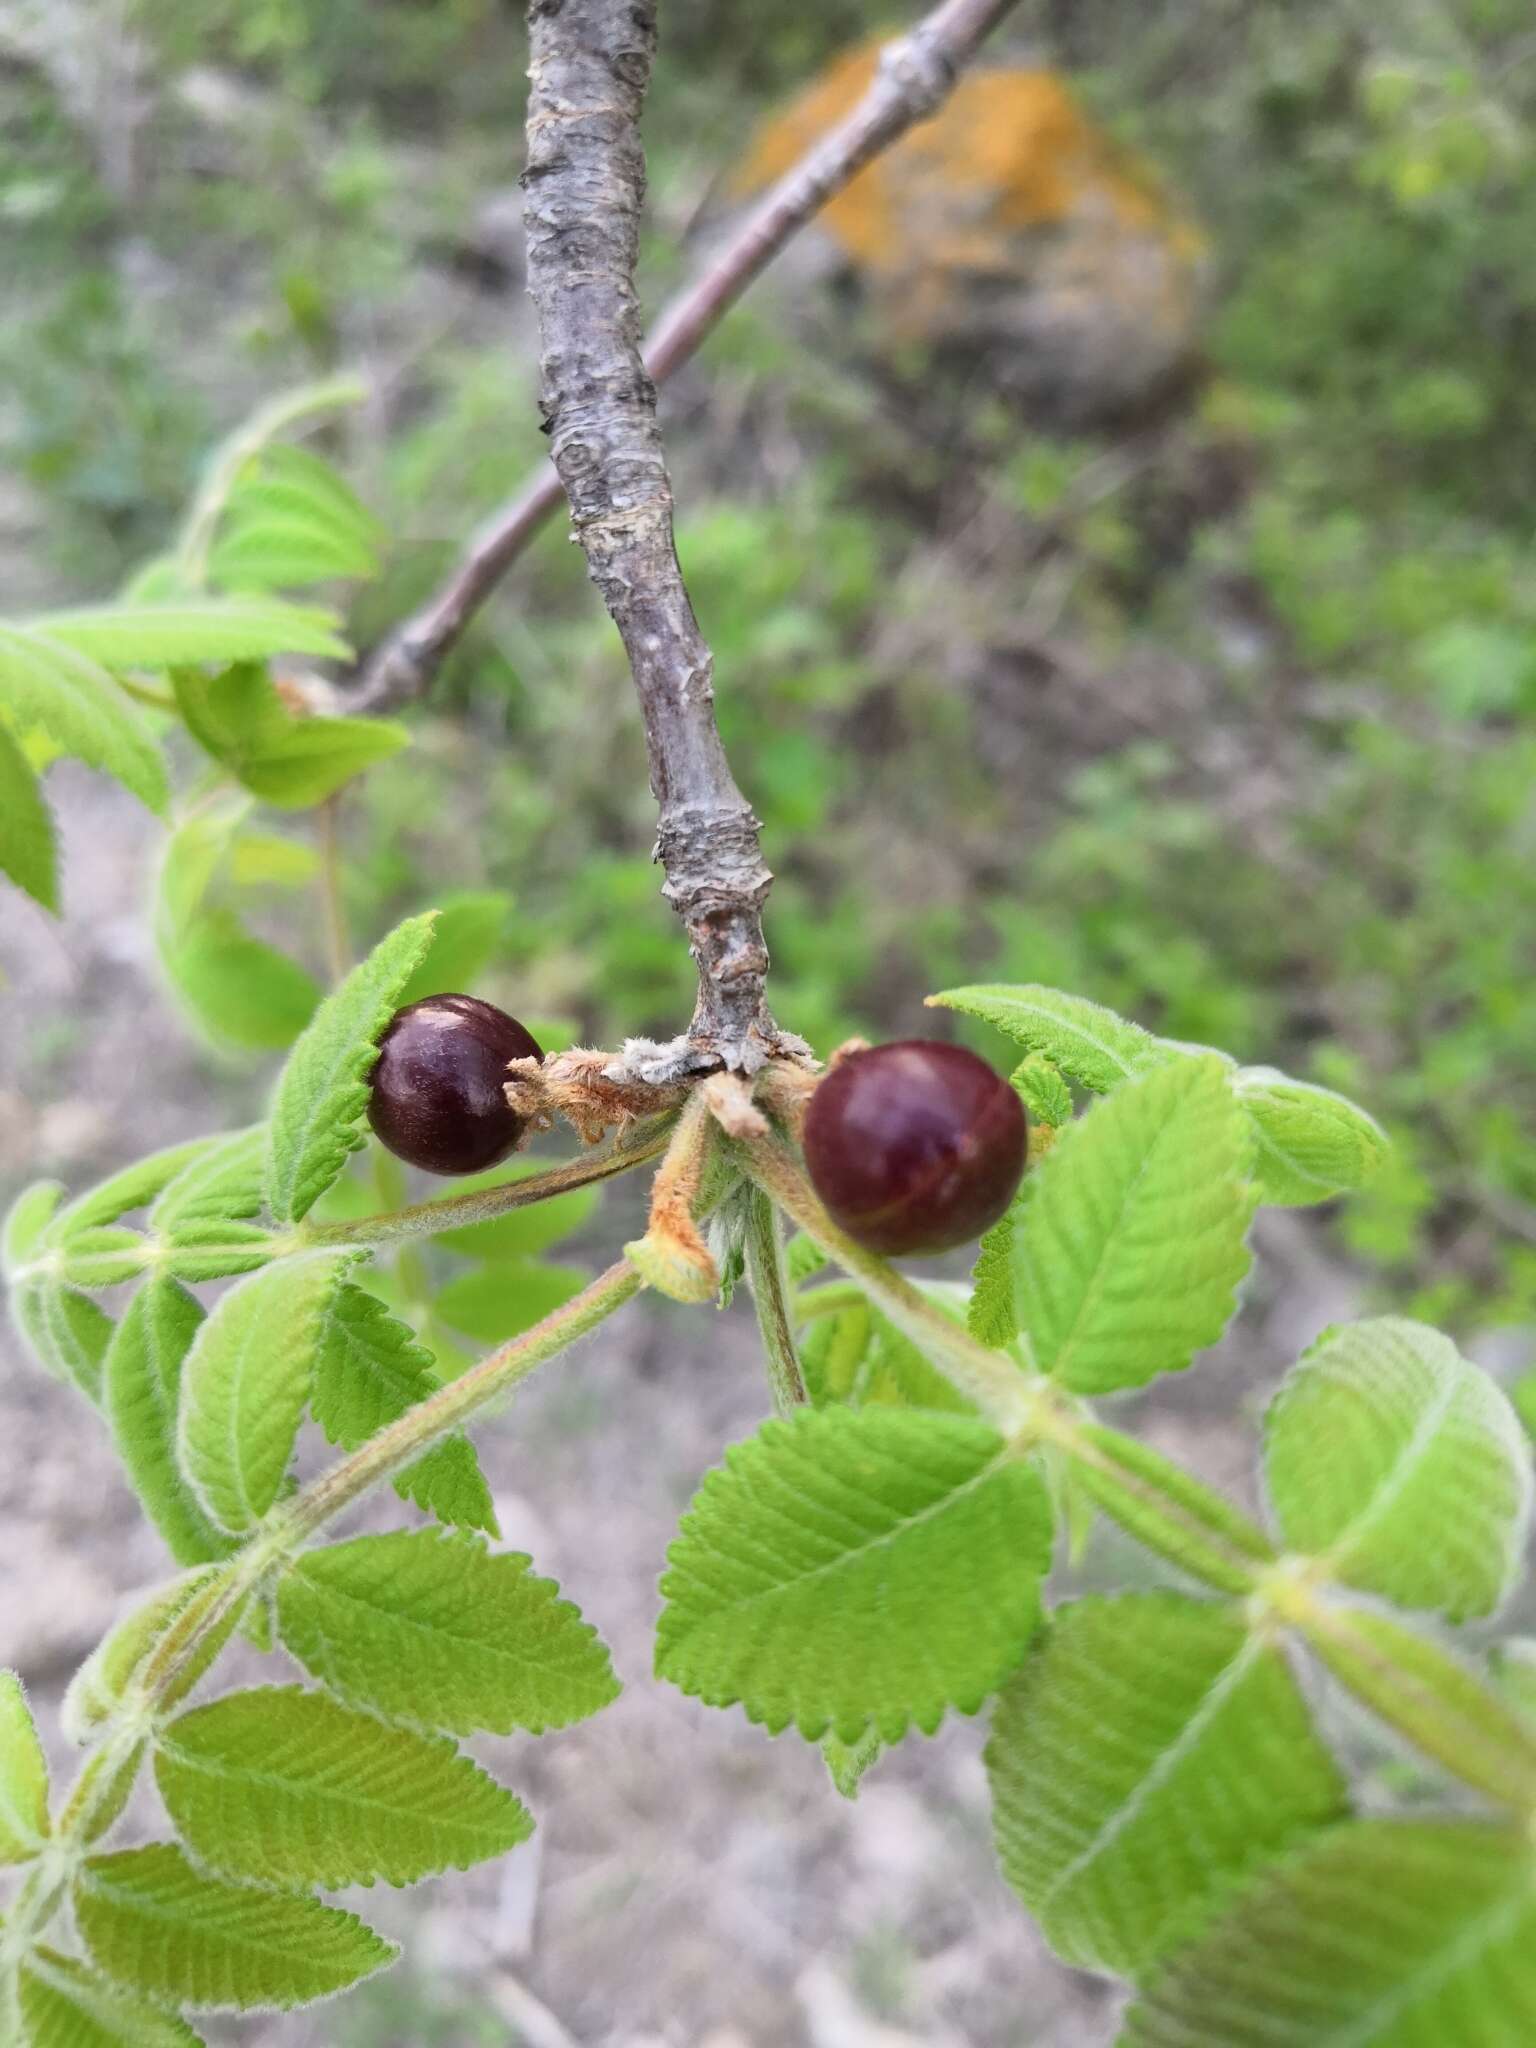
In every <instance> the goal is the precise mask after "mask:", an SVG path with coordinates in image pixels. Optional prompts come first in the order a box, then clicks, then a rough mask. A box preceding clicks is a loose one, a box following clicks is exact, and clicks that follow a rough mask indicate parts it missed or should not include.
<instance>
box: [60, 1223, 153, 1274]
mask: <svg viewBox="0 0 1536 2048" xmlns="http://www.w3.org/2000/svg"><path fill="white" fill-rule="evenodd" d="M51 1242H52V1243H53V1244H54V1247H55V1249H54V1253H53V1256H54V1258H55V1260H56V1261H57V1263H58V1274H59V1278H60V1279H61V1280H62V1281H64V1283H65V1284H66V1285H67V1286H70V1287H85V1288H94V1287H117V1286H120V1285H121V1283H122V1282H123V1281H124V1280H134V1279H137V1278H138V1276H139V1274H141V1273H142V1272H143V1271H144V1265H145V1246H144V1240H143V1238H142V1237H141V1236H140V1235H139V1233H138V1231H136V1230H129V1229H126V1228H125V1227H123V1226H121V1225H119V1224H115V1223H91V1224H87V1225H86V1227H85V1228H84V1229H83V1230H76V1231H74V1232H73V1233H71V1234H70V1235H68V1236H65V1234H64V1230H63V1225H62V1220H61V1222H60V1223H58V1224H56V1225H55V1226H54V1229H53V1232H52V1233H51Z"/></svg>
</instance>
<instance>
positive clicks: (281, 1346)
mask: <svg viewBox="0 0 1536 2048" xmlns="http://www.w3.org/2000/svg"><path fill="white" fill-rule="evenodd" d="M356 1256H357V1255H356V1253H355V1252H350V1251H339V1252H336V1251H315V1252H302V1253H300V1254H299V1255H298V1256H296V1257H294V1258H291V1259H285V1260H283V1261H282V1262H281V1264H279V1265H275V1266H268V1267H267V1268H266V1269H265V1270H264V1271H263V1272H260V1273H253V1274H251V1276H250V1277H249V1278H248V1279H245V1280H239V1281H237V1282H236V1283H235V1285H234V1286H233V1287H231V1288H230V1290H229V1292H228V1293H227V1294H225V1295H223V1296H222V1297H221V1298H220V1300H219V1303H218V1306H217V1307H216V1308H215V1309H214V1311H213V1313H212V1315H210V1316H209V1317H208V1319H207V1321H206V1322H205V1323H203V1325H202V1327H201V1328H200V1329H199V1330H198V1332H197V1335H196V1336H195V1337H194V1339H193V1340H192V1347H191V1349H190V1351H189V1352H188V1353H187V1356H186V1360H185V1363H184V1365H183V1367H182V1375H181V1407H180V1411H179V1416H178V1423H177V1439H176V1456H177V1463H178V1464H179V1466H180V1467H181V1470H182V1473H183V1474H184V1476H185V1478H186V1480H187V1483H188V1484H189V1485H190V1486H191V1488H192V1491H193V1493H194V1494H195V1495H196V1496H197V1501H198V1505H199V1506H200V1507H201V1508H202V1510H203V1512H204V1513H205V1514H206V1515H207V1516H208V1518H209V1520H210V1521H212V1522H213V1523H214V1524H215V1525H216V1526H217V1527H218V1528H220V1529H225V1530H228V1531H229V1533H230V1534H231V1535H242V1534H243V1533H244V1532H245V1531H246V1530H248V1529H251V1528H254V1527H255V1525H256V1523H257V1522H259V1521H260V1520H261V1518H262V1516H263V1515H264V1514H265V1513H266V1512H267V1510H268V1508H270V1507H271V1505H272V1503H273V1502H274V1501H275V1500H276V1499H277V1496H278V1492H279V1489H280V1488H281V1486H282V1483H283V1477H284V1475H285V1473H286V1472H287V1470H288V1461H289V1459H290V1457H291V1456H292V1454H293V1444H294V1438H295V1437H296V1436H297V1434H298V1429H299V1421H300V1418H301V1417H302V1415H303V1413H304V1404H305V1402H306V1401H307V1400H308V1398H309V1389H310V1378H311V1373H312V1371H313V1367H314V1361H315V1354H316V1352H317V1350H318V1349H319V1344H320V1334H321V1331H322V1329H323V1327H324V1320H325V1309H326V1304H327V1303H328V1301H329V1300H330V1297H331V1295H332V1293H333V1292H334V1290H335V1287H336V1284H337V1281H338V1279H339V1277H340V1275H341V1273H342V1271H343V1270H344V1268H345V1267H346V1266H348V1265H350V1264H351V1263H352V1262H353V1260H354V1259H355V1258H356Z"/></svg>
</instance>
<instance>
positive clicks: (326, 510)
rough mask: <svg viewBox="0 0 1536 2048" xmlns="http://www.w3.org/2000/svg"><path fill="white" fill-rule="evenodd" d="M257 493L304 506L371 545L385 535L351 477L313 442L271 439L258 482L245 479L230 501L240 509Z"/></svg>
mask: <svg viewBox="0 0 1536 2048" xmlns="http://www.w3.org/2000/svg"><path fill="white" fill-rule="evenodd" d="M253 496H254V497H255V498H256V499H257V500H258V501H259V502H260V503H262V504H271V505H276V504H278V503H284V504H286V505H287V507H288V508H289V509H290V510H292V511H298V510H299V509H300V508H301V507H302V508H303V510H304V511H305V513H306V515H307V516H308V517H309V518H312V519H315V520H318V521H320V522H321V523H322V524H323V525H325V526H328V527H330V528H331V530H332V531H333V532H335V533H344V534H347V535H348V536H349V537H351V538H352V539H354V540H356V541H357V542H359V543H361V544H363V545H366V546H368V547H370V548H377V547H378V546H380V545H381V544H382V542H383V540H384V528H383V527H382V526H381V525H380V523H379V521H378V520H377V519H375V518H374V516H373V514H372V513H371V512H370V511H369V510H368V508H367V506H366V505H365V504H364V503H363V501H362V499H361V498H359V497H358V495H357V493H356V492H355V491H354V490H353V488H352V486H351V485H350V484H349V483H348V482H347V480H346V478H345V477H343V476H342V475H341V473H340V472H339V471H338V470H337V469H336V468H335V467H334V466H333V465H332V464H331V463H329V462H327V461H325V459H324V458H323V457H322V456H319V455H316V454H315V452H314V450H313V449H312V448H300V447H296V446H295V445H294V444H293V442H291V441H274V442H271V443H270V444H269V445H268V446H267V447H265V448H264V449H263V450H262V452H261V462H260V467H259V469H258V472H257V476H256V479H255V482H254V483H253V484H246V483H244V482H242V484H241V485H240V487H239V488H238V489H237V490H236V492H235V494H234V496H233V498H232V499H231V504H232V505H233V506H234V508H235V509H236V510H240V509H242V508H244V507H245V506H247V505H249V504H250V502H251V501H252V498H253Z"/></svg>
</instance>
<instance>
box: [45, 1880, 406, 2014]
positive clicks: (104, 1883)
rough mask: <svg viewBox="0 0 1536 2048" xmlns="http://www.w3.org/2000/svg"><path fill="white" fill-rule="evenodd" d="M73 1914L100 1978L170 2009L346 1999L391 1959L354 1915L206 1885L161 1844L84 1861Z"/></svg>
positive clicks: (251, 1890)
mask: <svg viewBox="0 0 1536 2048" xmlns="http://www.w3.org/2000/svg"><path fill="white" fill-rule="evenodd" d="M74 1906H75V1921H76V1924H77V1926H78V1927H79V1929H80V1933H81V1936H82V1937H83V1939H84V1941H85V1945H86V1947H87V1948H88V1949H89V1950H90V1952H91V1955H92V1957H93V1958H94V1959H95V1961H96V1962H97V1963H98V1964H99V1965H100V1966H101V1968H102V1969H103V1970H105V1971H106V1973H107V1975H108V1976H109V1977H115V1978H116V1979H117V1980H118V1982H119V1983H122V1984H128V1985H131V1986H133V1988H134V1989H136V1990H139V1991H144V1992H147V1993H148V1994H149V1996H150V1997H151V1998H166V1999H171V2000H174V2001H175V2002H176V2003H177V2004H179V2005H190V2006H194V2007H197V2006H202V2007H211V2008H216V2009H221V2010H227V2009H230V2008H235V2009H243V2008H247V2007H251V2006H278V2007H282V2008H288V2007H291V2006H295V2005H304V2004H307V2003H308V2002H309V2000H311V1999H314V1998H328V1997H330V1996H332V1995H333V1994H334V1993H335V1992H338V1991H345V1990H346V1989H347V1987H348V1986H349V1985H352V1984H355V1983H357V1982H358V1980H359V1979H360V1978H363V1977H368V1976H371V1975H372V1974H373V1972H374V1971H375V1970H381V1969H382V1968H383V1967H384V1965H385V1964H386V1963H390V1962H393V1961H394V1958H395V1955H396V1953H397V1951H396V1949H395V1947H394V1944H393V1943H392V1942H388V1941H385V1940H383V1939H382V1938H381V1937H380V1936H379V1935H377V1934H375V1933H374V1932H373V1930H372V1928H370V1927H365V1926H364V1924H363V1923H362V1921H361V1920H359V1919H358V1918H357V1916H356V1915H355V1914H353V1913H342V1912H338V1911H337V1910H336V1908H335V1907H334V1906H322V1905H321V1904H320V1902H319V1900H318V1899H312V1898H308V1897H305V1896H303V1895H295V1894H294V1893H292V1892H273V1891H261V1890H258V1889H256V1888H255V1887H253V1886H251V1885H241V1884H228V1883H225V1882H224V1881H222V1880H221V1879H219V1878H215V1877H209V1876H205V1875H204V1874H203V1873H202V1872H201V1871H199V1870H196V1869H194V1868H193V1866H192V1865H191V1864H190V1863H189V1862H188V1861H187V1859H186V1857H185V1856H184V1855H183V1854H182V1852H181V1851H180V1849H178V1848H176V1847H175V1846H174V1844H172V1843H169V1842H153V1843H151V1844H150V1845H149V1846H148V1847H147V1848H142V1849H121V1850H119V1851H117V1852H116V1854H114V1855H106V1856H93V1857H92V1858H91V1859H90V1860H89V1862H88V1863H87V1864H86V1865H85V1867H84V1869H83V1870H82V1871H81V1873H80V1875H79V1877H78V1878H77V1879H76V1882H75V1888H74Z"/></svg>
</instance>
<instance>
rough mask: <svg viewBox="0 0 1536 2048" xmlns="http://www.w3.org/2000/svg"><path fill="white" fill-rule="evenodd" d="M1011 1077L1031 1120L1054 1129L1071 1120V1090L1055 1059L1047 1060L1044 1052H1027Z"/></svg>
mask: <svg viewBox="0 0 1536 2048" xmlns="http://www.w3.org/2000/svg"><path fill="white" fill-rule="evenodd" d="M1008 1079H1009V1082H1010V1083H1011V1085H1012V1087H1013V1088H1014V1090H1015V1091H1016V1092H1017V1093H1018V1094H1019V1095H1020V1096H1022V1097H1023V1101H1024V1107H1025V1108H1026V1109H1027V1110H1028V1111H1029V1118H1030V1122H1031V1123H1042V1124H1049V1125H1050V1126H1051V1128H1052V1129H1053V1130H1059V1129H1060V1128H1061V1126H1062V1125H1063V1124H1069V1123H1071V1121H1072V1118H1073V1114H1074V1106H1073V1102H1072V1090H1071V1089H1070V1088H1069V1087H1068V1086H1067V1084H1066V1082H1065V1081H1064V1080H1063V1079H1062V1077H1061V1074H1060V1072H1059V1071H1058V1069H1057V1066H1056V1063H1055V1061H1054V1060H1048V1059H1047V1058H1046V1056H1045V1054H1044V1053H1041V1052H1032V1053H1028V1054H1026V1055H1025V1057H1024V1058H1023V1059H1022V1060H1020V1062H1019V1064H1018V1065H1017V1066H1016V1067H1015V1068H1014V1070H1013V1072H1012V1073H1011V1074H1010V1075H1009V1077H1008Z"/></svg>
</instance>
